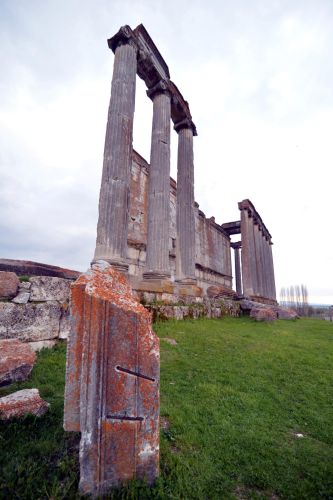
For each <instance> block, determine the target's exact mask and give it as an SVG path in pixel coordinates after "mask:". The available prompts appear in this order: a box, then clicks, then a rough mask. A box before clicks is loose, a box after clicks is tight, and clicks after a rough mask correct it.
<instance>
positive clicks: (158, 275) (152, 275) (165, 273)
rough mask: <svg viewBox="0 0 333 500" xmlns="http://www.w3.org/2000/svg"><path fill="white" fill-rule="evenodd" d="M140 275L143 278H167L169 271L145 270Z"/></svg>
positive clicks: (169, 274) (168, 277)
mask: <svg viewBox="0 0 333 500" xmlns="http://www.w3.org/2000/svg"><path fill="white" fill-rule="evenodd" d="M142 277H143V279H144V280H169V279H170V278H171V273H169V272H168V271H146V272H144V273H143V275H142Z"/></svg>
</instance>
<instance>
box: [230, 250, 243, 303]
mask: <svg viewBox="0 0 333 500" xmlns="http://www.w3.org/2000/svg"><path fill="white" fill-rule="evenodd" d="M230 246H231V247H232V248H233V249H234V251H235V278H236V293H237V295H238V296H241V295H242V277H241V265H240V255H239V253H240V252H239V251H240V249H241V246H242V243H241V241H237V242H236V243H231V244H230Z"/></svg>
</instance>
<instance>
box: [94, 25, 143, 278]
mask: <svg viewBox="0 0 333 500" xmlns="http://www.w3.org/2000/svg"><path fill="white" fill-rule="evenodd" d="M108 43H109V47H110V48H111V49H112V50H113V51H114V53H115V58H114V67H113V77H112V86H111V98H110V106H109V114H108V122H107V129H106V137H105V149H104V163H103V173H102V182H101V190H100V198H99V219H98V225H97V239H96V250H95V256H94V261H97V260H99V259H103V260H106V261H108V262H110V263H111V264H112V265H113V266H114V267H116V268H117V269H119V270H121V271H126V270H127V269H128V264H127V262H126V257H127V225H128V211H129V207H128V204H129V185H130V167H131V162H132V150H133V145H132V139H133V117H134V105H135V80H136V71H137V45H136V42H135V39H134V37H133V33H132V30H131V29H130V28H129V26H125V27H123V28H121V29H120V31H119V32H118V33H117V34H116V35H115V36H114V37H113V38H111V39H110V40H109V41H108Z"/></svg>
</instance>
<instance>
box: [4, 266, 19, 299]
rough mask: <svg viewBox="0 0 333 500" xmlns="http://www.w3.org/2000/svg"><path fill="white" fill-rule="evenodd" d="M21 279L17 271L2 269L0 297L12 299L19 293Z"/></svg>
mask: <svg viewBox="0 0 333 500" xmlns="http://www.w3.org/2000/svg"><path fill="white" fill-rule="evenodd" d="M19 284H20V280H19V279H18V277H17V276H16V274H15V273H11V272H5V271H0V299H12V298H14V297H15V295H16V294H17V290H18V287H19Z"/></svg>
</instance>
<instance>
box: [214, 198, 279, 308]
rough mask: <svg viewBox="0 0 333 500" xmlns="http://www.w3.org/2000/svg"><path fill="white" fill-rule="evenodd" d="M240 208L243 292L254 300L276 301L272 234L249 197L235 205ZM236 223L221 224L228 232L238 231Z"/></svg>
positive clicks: (234, 232)
mask: <svg viewBox="0 0 333 500" xmlns="http://www.w3.org/2000/svg"><path fill="white" fill-rule="evenodd" d="M238 207H239V209H240V211H241V222H240V230H241V235H242V278H243V294H244V296H245V297H248V298H253V299H254V300H257V299H258V300H259V299H261V300H262V301H263V302H265V301H266V300H268V301H269V302H270V303H271V304H275V303H276V292H275V282H274V266H273V257H272V252H271V244H272V243H271V235H270V234H269V232H268V230H267V228H266V227H265V225H264V223H263V222H262V219H261V217H260V216H259V214H258V213H257V212H256V210H255V208H254V206H253V205H252V203H251V202H250V200H243V201H242V202H240V203H239V204H238ZM237 224H238V223H237V222H233V223H228V224H224V225H223V227H225V228H226V230H228V231H229V234H237V233H238V232H239V229H238V225H237Z"/></svg>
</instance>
